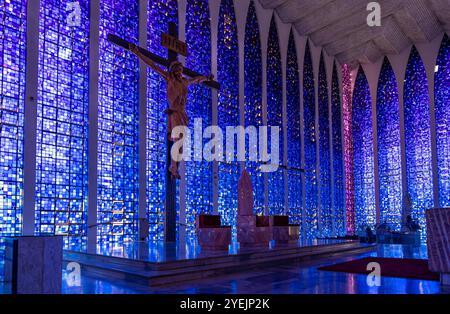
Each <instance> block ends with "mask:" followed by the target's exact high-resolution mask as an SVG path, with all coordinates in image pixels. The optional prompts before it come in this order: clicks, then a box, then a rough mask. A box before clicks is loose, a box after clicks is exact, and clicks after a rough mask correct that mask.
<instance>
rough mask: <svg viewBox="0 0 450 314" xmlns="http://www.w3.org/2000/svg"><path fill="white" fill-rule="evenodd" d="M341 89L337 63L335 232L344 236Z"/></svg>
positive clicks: (333, 96)
mask: <svg viewBox="0 0 450 314" xmlns="http://www.w3.org/2000/svg"><path fill="white" fill-rule="evenodd" d="M341 108H342V107H341V91H340V88H339V79H338V72H337V66H336V63H335V64H334V67H333V77H332V81H331V114H332V116H331V123H332V127H333V129H332V140H333V147H332V149H333V173H334V177H333V185H334V203H333V207H334V219H333V223H334V232H335V235H336V236H344V235H345V234H346V230H345V219H346V212H345V185H344V160H343V158H344V157H343V147H342V111H341Z"/></svg>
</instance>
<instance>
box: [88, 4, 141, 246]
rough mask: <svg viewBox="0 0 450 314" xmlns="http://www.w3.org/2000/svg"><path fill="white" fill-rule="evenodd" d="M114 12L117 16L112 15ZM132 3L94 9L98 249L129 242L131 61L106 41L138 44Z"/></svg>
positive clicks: (134, 72) (135, 133) (133, 212)
mask: <svg viewBox="0 0 450 314" xmlns="http://www.w3.org/2000/svg"><path fill="white" fill-rule="evenodd" d="M117 12H120V14H117ZM138 13H139V12H138V2H137V1H134V0H102V1H101V3H100V72H99V104H98V111H99V118H98V138H99V142H98V209H97V210H98V212H97V223H98V224H99V225H98V227H97V235H98V242H99V244H100V245H107V244H114V243H117V242H122V241H130V240H133V239H135V237H136V233H137V213H138V188H139V178H138V175H139V165H138V162H139V158H138V143H139V129H138V126H139V121H138V119H139V110H138V105H139V102H138V77H139V65H138V60H137V58H136V57H135V56H134V55H133V54H131V53H130V52H127V51H125V50H123V49H122V48H118V47H115V46H114V45H112V44H111V43H109V42H108V41H107V39H106V38H107V35H108V34H109V33H113V34H116V35H118V36H121V37H124V38H127V39H128V40H129V41H131V42H135V43H136V42H137V39H138V25H139V14H138Z"/></svg>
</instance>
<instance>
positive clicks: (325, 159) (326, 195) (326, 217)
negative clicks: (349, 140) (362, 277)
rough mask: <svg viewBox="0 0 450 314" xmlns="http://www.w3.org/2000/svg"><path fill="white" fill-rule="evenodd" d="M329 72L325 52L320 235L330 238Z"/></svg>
mask: <svg viewBox="0 0 450 314" xmlns="http://www.w3.org/2000/svg"><path fill="white" fill-rule="evenodd" d="M328 99H329V98H328V80H327V70H326V67H325V60H324V55H323V52H322V54H321V56H320V64H319V99H318V100H319V102H318V103H319V165H320V222H319V226H320V235H321V236H322V237H330V236H331V235H332V233H333V212H332V200H331V196H332V195H331V150H330V113H329V110H330V107H329V102H328Z"/></svg>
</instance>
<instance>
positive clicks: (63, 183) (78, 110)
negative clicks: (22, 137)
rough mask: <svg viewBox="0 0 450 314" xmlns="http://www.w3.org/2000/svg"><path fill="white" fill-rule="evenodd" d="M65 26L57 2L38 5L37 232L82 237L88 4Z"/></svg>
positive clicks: (74, 240) (73, 240)
mask: <svg viewBox="0 0 450 314" xmlns="http://www.w3.org/2000/svg"><path fill="white" fill-rule="evenodd" d="M78 3H79V5H80V9H81V10H80V13H81V17H80V24H79V26H76V25H70V24H68V14H69V11H67V10H66V4H65V3H64V2H61V1H58V0H41V1H40V24H39V70H38V79H39V81H38V82H39V85H38V102H37V116H38V118H37V138H36V143H37V152H36V214H35V215H36V220H35V222H36V225H35V232H36V233H37V234H55V235H63V236H66V238H65V244H66V245H75V246H80V247H82V246H83V245H85V244H86V238H87V219H86V216H87V194H88V193H87V183H88V106H89V53H88V52H89V1H87V0H84V1H79V2H78Z"/></svg>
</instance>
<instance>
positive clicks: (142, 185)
mask: <svg viewBox="0 0 450 314" xmlns="http://www.w3.org/2000/svg"><path fill="white" fill-rule="evenodd" d="M147 15H148V1H147V0H139V46H141V47H147ZM138 217H139V236H140V237H141V238H143V237H144V236H145V237H146V236H148V232H149V230H148V228H147V230H141V226H145V225H146V224H143V225H142V224H141V223H142V221H143V220H144V219H146V218H147V67H146V65H145V63H144V62H143V61H142V60H139V213H138Z"/></svg>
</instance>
